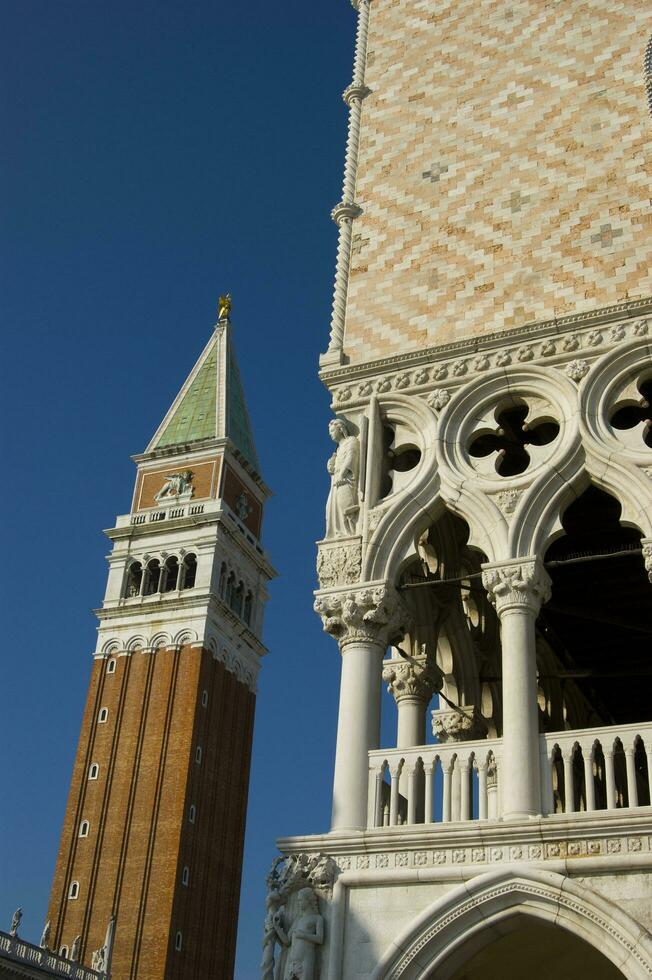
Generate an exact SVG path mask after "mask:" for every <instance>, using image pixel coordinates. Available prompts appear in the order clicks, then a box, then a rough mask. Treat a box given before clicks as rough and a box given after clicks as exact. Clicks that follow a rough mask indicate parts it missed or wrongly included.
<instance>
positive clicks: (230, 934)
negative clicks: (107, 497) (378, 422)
mask: <svg viewBox="0 0 652 980" xmlns="http://www.w3.org/2000/svg"><path fill="white" fill-rule="evenodd" d="M230 309H231V303H230V298H229V297H222V298H221V299H220V310H219V319H218V322H217V324H216V326H215V329H214V331H213V334H212V336H211V338H210V340H209V341H208V344H207V345H206V347H205V349H204V351H203V352H202V354H201V355H200V357H199V360H198V361H197V363H196V364H195V366H194V368H193V370H192V372H191V373H190V375H189V377H188V379H187V380H186V382H185V384H184V385H183V387H182V388H181V391H180V392H179V394H178V395H177V397H176V399H175V400H174V402H173V404H172V406H171V408H170V410H169V411H168V413H167V415H166V416H165V418H164V419H163V421H162V423H161V425H160V426H159V428H158V430H157V432H156V433H155V435H154V437H153V439H152V440H151V442H150V444H149V445H148V447H147V449H146V450H145V452H144V453H142V454H140V455H138V456H136V457H134V459H135V462H136V465H137V473H136V483H135V489H134V495H133V502H132V505H131V510H130V512H129V514H126V515H124V516H121V517H118V519H117V521H116V524H115V527H113V528H111V529H110V530H108V531H107V532H106V534H107V536H108V537H109V539H110V540H111V542H112V546H113V548H112V552H111V554H110V556H109V577H108V584H107V589H106V595H105V598H104V603H103V605H102V608H101V609H99V610H98V611H97V615H98V618H99V621H100V624H99V630H98V641H97V647H96V650H95V652H94V654H93V669H92V675H91V681H90V685H89V692H88V698H87V702H86V708H85V712H84V718H83V722H82V729H81V735H80V739H79V746H78V750H77V757H76V761H75V765H74V771H73V776H72V784H71V788H70V795H69V799H68V805H67V809H66V815H65V820H64V825H63V832H62V835H61V843H60V849H59V856H58V860H57V865H56V870H55V874H54V881H53V885H52V893H51V898H50V907H49V918H50V941H49V945H50V946H51V947H52V949H54V950H55V951H56V952H63V955H66V956H69V957H70V956H71V954H72V952H73V949H74V954H75V955H74V957H72V958H75V959H78V960H79V962H80V963H84V964H85V965H87V966H94V967H95V968H96V969H98V971H99V972H101V973H103V972H106V973H108V972H110V974H111V976H112V977H113V978H114V980H127V978H133V980H135V978H138V980H163V978H179V980H181V978H183V980H190V978H199V977H225V978H226V977H229V976H231V975H232V971H233V961H234V951H235V939H236V926H237V916H238V899H239V891H240V875H241V863H242V849H243V839H244V828H245V813H246V803H247V792H248V779H249V764H250V755H251V742H252V727H253V719H254V707H255V700H256V677H257V674H258V670H259V668H260V664H261V659H262V657H263V655H264V654H265V652H266V651H265V648H264V646H263V644H262V642H261V633H262V625H263V611H264V607H265V602H266V600H267V590H266V586H267V582H268V581H269V580H270V579H271V578H272V576H273V575H274V572H273V569H272V567H271V565H270V563H269V561H268V559H267V556H266V554H265V552H264V550H263V548H262V546H261V544H260V536H261V525H262V518H263V508H264V505H265V501H266V498H267V497H268V495H269V490H268V488H267V487H266V486H265V484H264V482H263V481H262V479H261V476H260V466H259V463H258V457H257V454H256V449H255V445H254V440H253V436H252V431H251V425H250V422H249V416H248V413H247V407H246V402H245V397H244V392H243V389H242V384H241V380H240V374H239V370H238V365H237V361H236V356H235V350H234V346H233V339H232V326H231V322H230ZM110 922H112V928H111V929H110V930H109V933H108V934H107V924H108V923H110ZM107 935H108V938H106V937H107Z"/></svg>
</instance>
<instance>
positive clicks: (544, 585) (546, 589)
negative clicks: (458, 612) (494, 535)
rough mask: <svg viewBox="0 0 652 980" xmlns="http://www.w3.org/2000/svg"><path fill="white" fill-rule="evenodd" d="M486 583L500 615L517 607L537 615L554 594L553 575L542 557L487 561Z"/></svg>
mask: <svg viewBox="0 0 652 980" xmlns="http://www.w3.org/2000/svg"><path fill="white" fill-rule="evenodd" d="M482 584H483V585H484V587H485V589H486V590H487V594H488V596H489V601H490V602H491V603H492V604H493V605H494V606H495V607H496V612H497V613H498V615H499V616H500V615H502V614H503V613H504V612H505V611H507V610H509V609H514V608H517V609H524V610H529V611H531V612H532V613H534V614H535V615H536V614H537V613H538V612H539V609H540V608H541V605H542V603H544V602H547V601H548V599H549V598H550V576H549V575H548V573H547V572H546V570H545V568H544V567H543V565H542V563H541V561H540V560H539V559H538V558H525V559H520V558H519V559H516V560H513V561H507V562H501V563H500V564H497V565H484V566H483V569H482Z"/></svg>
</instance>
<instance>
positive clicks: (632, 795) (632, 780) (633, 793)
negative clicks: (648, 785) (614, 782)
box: [625, 749, 638, 807]
mask: <svg viewBox="0 0 652 980" xmlns="http://www.w3.org/2000/svg"><path fill="white" fill-rule="evenodd" d="M625 766H626V767H627V799H628V802H629V806H630V807H634V806H638V787H637V785H636V757H635V755H634V749H625Z"/></svg>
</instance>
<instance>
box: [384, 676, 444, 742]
mask: <svg viewBox="0 0 652 980" xmlns="http://www.w3.org/2000/svg"><path fill="white" fill-rule="evenodd" d="M383 680H384V681H385V683H386V684H387V690H388V691H389V693H390V694H392V695H393V696H394V700H395V701H396V709H397V714H398V722H397V731H396V748H397V749H410V748H413V746H415V745H425V742H426V712H427V710H428V705H429V703H430V700H431V698H432V696H433V694H435V693H436V692H437V691H439V690H441V686H442V680H443V676H442V673H441V671H440V670H439V668H438V667H437V666H436V665H435V664H429V663H428V661H427V659H426V657H425V656H420V657H411V658H410V659H409V660H408V659H406V658H403V657H393V658H392V659H391V660H386V661H385V662H384V664H383Z"/></svg>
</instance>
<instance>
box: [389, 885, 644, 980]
mask: <svg viewBox="0 0 652 980" xmlns="http://www.w3.org/2000/svg"><path fill="white" fill-rule="evenodd" d="M519 913H520V914H523V915H526V916H528V917H530V918H532V919H535V920H536V919H539V920H542V921H544V922H547V923H549V924H551V925H556V926H558V927H559V928H563V929H566V930H567V931H568V932H570V933H572V934H573V935H575V936H577V937H578V938H579V939H582V940H583V941H584V942H586V943H588V944H589V945H590V946H592V947H594V948H595V949H596V950H598V951H600V952H601V953H602V954H603V955H604V956H605V957H606V958H607V959H608V960H610V961H611V963H613V965H614V966H615V967H617V968H618V969H619V970H620V971H621V972H622V974H623V976H624V977H626V978H627V980H643V978H649V977H650V976H652V936H650V934H649V933H648V931H647V930H646V929H645V928H644V927H643V926H642V925H641V923H639V922H638V921H636V920H635V919H634V918H632V917H631V916H630V915H628V914H627V913H626V912H624V911H623V910H622V909H621V908H620V907H618V906H616V905H615V904H614V903H612V902H610V901H609V900H608V899H605V898H603V897H602V896H601V895H598V894H597V893H595V892H593V891H591V890H590V889H588V888H586V887H584V886H583V885H580V884H579V883H578V882H576V881H573V880H572V879H570V878H568V877H565V876H564V875H561V874H558V873H556V872H552V871H544V870H541V869H535V868H531V867H528V866H525V865H522V866H519V865H512V866H511V868H509V869H505V870H500V871H492V872H489V873H487V874H483V875H478V876H477V877H476V878H473V879H471V880H470V881H467V882H465V883H464V884H462V885H459V886H458V887H456V888H454V889H452V890H451V891H450V892H449V893H448V894H447V895H445V896H444V897H443V898H440V899H438V900H437V901H436V902H434V903H433V904H432V905H431V906H430V907H429V908H428V909H426V910H425V911H424V912H423V913H422V914H421V915H420V916H419V917H418V918H417V919H416V920H415V921H414V922H412V923H411V925H410V926H408V927H407V928H406V929H405V930H404V931H403V932H402V933H401V934H400V935H399V936H397V937H396V939H394V940H393V942H392V943H391V945H390V946H389V948H388V949H387V950H386V951H385V953H384V954H383V956H382V957H381V960H380V962H379V963H378V965H377V966H376V968H375V969H374V971H373V973H372V974H371V980H426V978H430V977H438V978H439V977H441V978H442V980H448V977H449V973H447V972H446V963H447V961H448V963H449V964H450V963H451V962H453V963H454V969H457V966H458V965H459V961H460V958H461V956H460V954H461V952H462V950H464V948H465V947H469V948H471V949H473V946H474V944H475V949H477V948H479V947H481V946H482V945H483V944H484V941H486V935H484V934H486V930H493V931H494V933H495V934H496V935H498V934H499V933H500V931H501V924H502V923H504V922H505V921H506V920H507V919H509V918H510V917H511V916H514V915H515V914H519ZM453 972H454V971H453Z"/></svg>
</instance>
